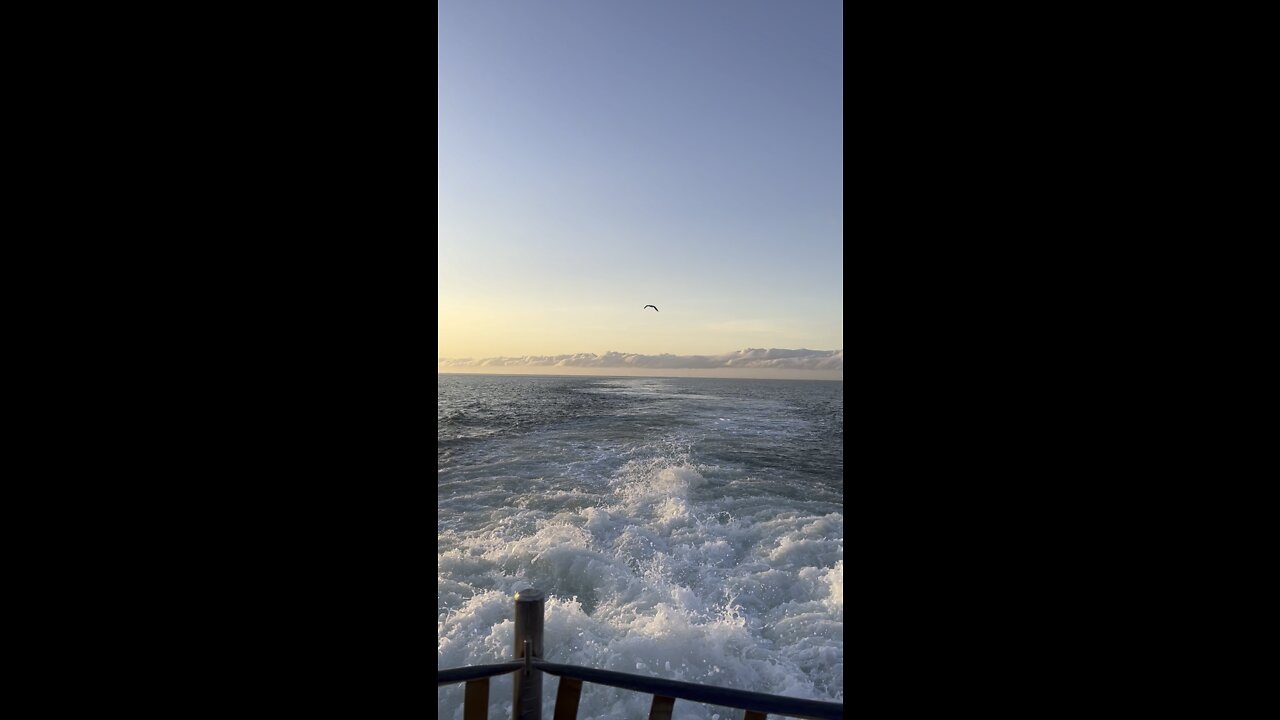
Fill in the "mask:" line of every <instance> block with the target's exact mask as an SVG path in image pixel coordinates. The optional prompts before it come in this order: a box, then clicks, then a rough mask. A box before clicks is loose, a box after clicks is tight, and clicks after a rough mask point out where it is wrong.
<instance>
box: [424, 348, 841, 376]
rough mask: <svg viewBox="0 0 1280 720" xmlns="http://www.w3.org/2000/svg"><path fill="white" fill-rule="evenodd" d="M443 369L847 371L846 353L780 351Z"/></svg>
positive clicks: (441, 361)
mask: <svg viewBox="0 0 1280 720" xmlns="http://www.w3.org/2000/svg"><path fill="white" fill-rule="evenodd" d="M437 363H438V366H439V367H440V368H504V367H505V368H510V367H574V368H624V367H632V368H652V369H662V370H706V369H720V368H744V369H752V370H759V369H774V370H838V371H840V372H844V350H804V349H801V350H780V349H778V348H770V349H768V350H765V349H760V348H747V349H746V350H739V351H737V352H731V353H725V354H723V355H670V354H667V353H663V354H662V355H638V354H635V353H620V352H607V353H605V354H603V355H597V354H595V353H577V354H575V355H526V356H524V357H492V358H483V359H480V360H474V359H472V358H438V359H437Z"/></svg>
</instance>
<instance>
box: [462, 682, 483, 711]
mask: <svg viewBox="0 0 1280 720" xmlns="http://www.w3.org/2000/svg"><path fill="white" fill-rule="evenodd" d="M488 717H489V678H480V679H479V680H469V681H467V690H466V695H465V696H463V699H462V720H488Z"/></svg>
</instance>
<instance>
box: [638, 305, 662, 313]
mask: <svg viewBox="0 0 1280 720" xmlns="http://www.w3.org/2000/svg"><path fill="white" fill-rule="evenodd" d="M644 307H651V308H653V311H654V312H658V306H657V305H645V306H644ZM640 309H641V310H643V309H644V308H640Z"/></svg>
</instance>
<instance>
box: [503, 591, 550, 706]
mask: <svg viewBox="0 0 1280 720" xmlns="http://www.w3.org/2000/svg"><path fill="white" fill-rule="evenodd" d="M544 600H545V596H543V594H542V593H541V592H540V591H538V590H535V589H533V588H528V589H526V590H521V591H520V592H518V593H516V633H515V657H516V659H517V660H519V659H521V658H524V659H525V666H524V668H522V669H520V670H517V671H516V672H515V675H514V682H513V683H512V686H511V693H512V695H511V699H512V702H511V720H542V671H541V670H538V669H535V668H534V667H533V666H532V665H530V664H529V661H530V660H532V659H533V658H537V659H539V660H541V659H542V608H543V601H544Z"/></svg>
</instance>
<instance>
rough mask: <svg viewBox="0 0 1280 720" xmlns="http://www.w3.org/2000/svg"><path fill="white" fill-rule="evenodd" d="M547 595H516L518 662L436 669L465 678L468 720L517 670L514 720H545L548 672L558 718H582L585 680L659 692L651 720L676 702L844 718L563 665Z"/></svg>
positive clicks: (730, 692) (836, 707)
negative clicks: (551, 653)
mask: <svg viewBox="0 0 1280 720" xmlns="http://www.w3.org/2000/svg"><path fill="white" fill-rule="evenodd" d="M544 603H545V596H544V595H543V594H542V593H541V592H540V591H538V590H534V589H532V588H530V589H528V590H521V591H520V592H518V593H516V597H515V605H516V607H515V642H514V646H515V647H514V655H515V657H516V659H515V660H513V661H512V662H505V663H495V664H492V665H471V666H467V667H460V668H449V669H447V670H437V671H436V687H437V688H439V687H441V686H444V685H452V684H454V683H460V682H465V683H466V684H467V685H466V689H465V692H464V693H463V711H462V716H463V720H486V716H487V713H488V710H489V678H491V677H494V676H496V675H505V674H507V673H514V677H513V682H512V691H511V692H512V703H511V718H512V720H542V674H543V673H550V674H552V675H557V676H559V678H560V687H559V690H558V691H557V692H556V704H555V718H554V720H576V718H577V717H578V699H579V697H580V696H581V694H582V683H584V682H589V683H595V684H597V685H608V686H611V687H616V688H622V689H625V690H633V691H636V692H642V693H649V694H651V695H653V704H652V705H651V706H650V708H649V719H650V720H670V719H671V713H672V709H673V708H674V706H675V702H676V700H688V701H692V702H702V703H709V704H712V705H719V706H721V707H729V708H737V709H740V710H745V711H746V714H745V716H744V717H743V720H765V718H766V717H767V716H768V714H769V713H773V714H775V715H787V716H790V717H798V718H814V719H815V720H835V719H836V718H841V717H844V705H843V704H841V703H832V702H823V701H820V700H807V699H802V698H793V697H786V696H784V695H769V694H767V693H759V692H752V691H749V690H734V689H732V688H724V687H716V686H714V685H701V684H698V683H690V682H683V681H680V680H667V679H665V678H657V677H647V676H643V675H633V674H631V673H622V672H614V671H612V670H597V669H595V668H589V667H583V666H581V665H562V664H560V663H550V662H546V661H544V660H542V659H541V658H542V657H543V654H542V614H543V607H544Z"/></svg>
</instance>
